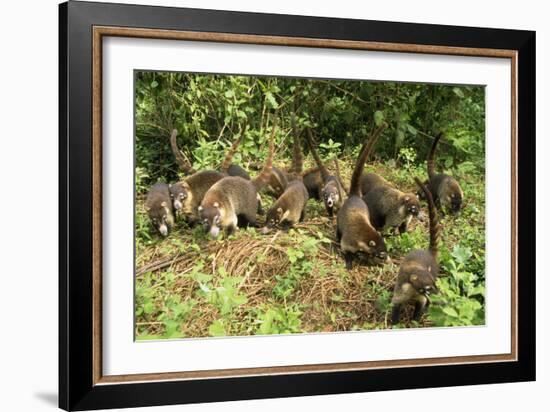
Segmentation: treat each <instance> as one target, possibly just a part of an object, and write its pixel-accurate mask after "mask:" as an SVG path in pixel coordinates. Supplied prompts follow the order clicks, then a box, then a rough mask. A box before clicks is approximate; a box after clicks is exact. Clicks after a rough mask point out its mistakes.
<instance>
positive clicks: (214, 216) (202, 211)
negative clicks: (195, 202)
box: [198, 203, 222, 239]
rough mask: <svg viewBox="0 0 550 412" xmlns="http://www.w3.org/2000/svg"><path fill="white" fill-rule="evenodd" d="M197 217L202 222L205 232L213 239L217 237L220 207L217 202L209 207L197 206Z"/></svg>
mask: <svg viewBox="0 0 550 412" xmlns="http://www.w3.org/2000/svg"><path fill="white" fill-rule="evenodd" d="M198 210H199V219H200V221H201V222H202V224H203V226H204V229H205V231H206V232H208V233H210V236H212V237H213V238H214V239H215V238H217V237H218V235H219V234H220V231H221V224H220V222H221V220H222V216H221V209H220V205H219V204H218V203H214V204H213V205H212V206H210V207H202V206H199V208H198Z"/></svg>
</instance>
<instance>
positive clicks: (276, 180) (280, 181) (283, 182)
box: [266, 166, 288, 199]
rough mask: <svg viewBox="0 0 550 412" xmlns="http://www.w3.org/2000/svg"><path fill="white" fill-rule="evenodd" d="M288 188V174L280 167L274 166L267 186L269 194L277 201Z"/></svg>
mask: <svg viewBox="0 0 550 412" xmlns="http://www.w3.org/2000/svg"><path fill="white" fill-rule="evenodd" d="M287 186H288V178H287V175H286V173H285V172H284V171H282V170H281V169H279V168H278V167H275V166H272V167H271V172H270V173H269V177H268V181H267V185H266V189H267V193H268V194H269V195H270V196H272V197H273V198H275V199H277V198H278V197H279V196H281V195H282V194H283V192H284V191H285V189H286V187H287Z"/></svg>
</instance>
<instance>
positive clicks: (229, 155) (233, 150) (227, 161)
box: [220, 122, 247, 174]
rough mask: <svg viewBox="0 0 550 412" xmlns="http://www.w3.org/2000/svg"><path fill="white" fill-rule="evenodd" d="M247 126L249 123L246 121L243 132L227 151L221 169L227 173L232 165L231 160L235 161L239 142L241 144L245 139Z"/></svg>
mask: <svg viewBox="0 0 550 412" xmlns="http://www.w3.org/2000/svg"><path fill="white" fill-rule="evenodd" d="M246 128H247V123H246V122H245V124H244V126H243V127H242V129H241V132H240V133H239V136H238V137H237V139H235V141H234V142H233V144H232V145H231V147H230V148H229V150H228V151H227V153H226V155H225V158H224V159H223V162H222V165H221V167H220V171H221V172H222V173H225V174H227V170H228V169H229V167H230V166H231V162H232V161H233V156H235V153H236V152H237V148H238V147H239V144H241V142H242V141H243V140H244V135H245V133H246Z"/></svg>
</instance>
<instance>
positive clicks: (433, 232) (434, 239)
mask: <svg viewBox="0 0 550 412" xmlns="http://www.w3.org/2000/svg"><path fill="white" fill-rule="evenodd" d="M414 181H415V182H416V184H417V186H418V187H419V188H420V190H421V191H422V192H423V193H424V196H426V199H427V200H428V213H429V217H430V252H431V253H432V256H433V257H434V259H436V260H437V254H438V253H439V248H438V245H439V235H440V233H441V225H440V224H439V216H438V214H437V208H436V207H435V203H434V199H433V197H432V193H431V192H430V191H429V190H428V188H427V187H426V185H424V184H423V183H422V182H421V181H420V179H418V178H417V177H415V178H414Z"/></svg>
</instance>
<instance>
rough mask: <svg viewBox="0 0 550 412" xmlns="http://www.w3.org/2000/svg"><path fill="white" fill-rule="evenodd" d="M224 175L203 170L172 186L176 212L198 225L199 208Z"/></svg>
mask: <svg viewBox="0 0 550 412" xmlns="http://www.w3.org/2000/svg"><path fill="white" fill-rule="evenodd" d="M223 177H224V175H223V174H222V173H220V172H216V171H215V170H203V171H200V172H196V173H193V174H192V175H191V176H189V177H187V178H186V179H184V180H182V181H181V182H178V183H175V184H173V185H171V186H170V195H171V197H172V201H173V205H174V210H176V212H179V213H181V214H182V215H183V216H184V217H185V218H186V219H187V220H188V222H189V223H192V224H194V223H196V221H197V220H198V218H199V215H198V212H197V207H198V206H199V205H200V204H201V202H202V199H203V197H204V195H205V194H206V192H207V191H208V189H210V188H211V187H212V185H213V184H214V183H216V182H217V181H218V180H220V179H221V178H223Z"/></svg>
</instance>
